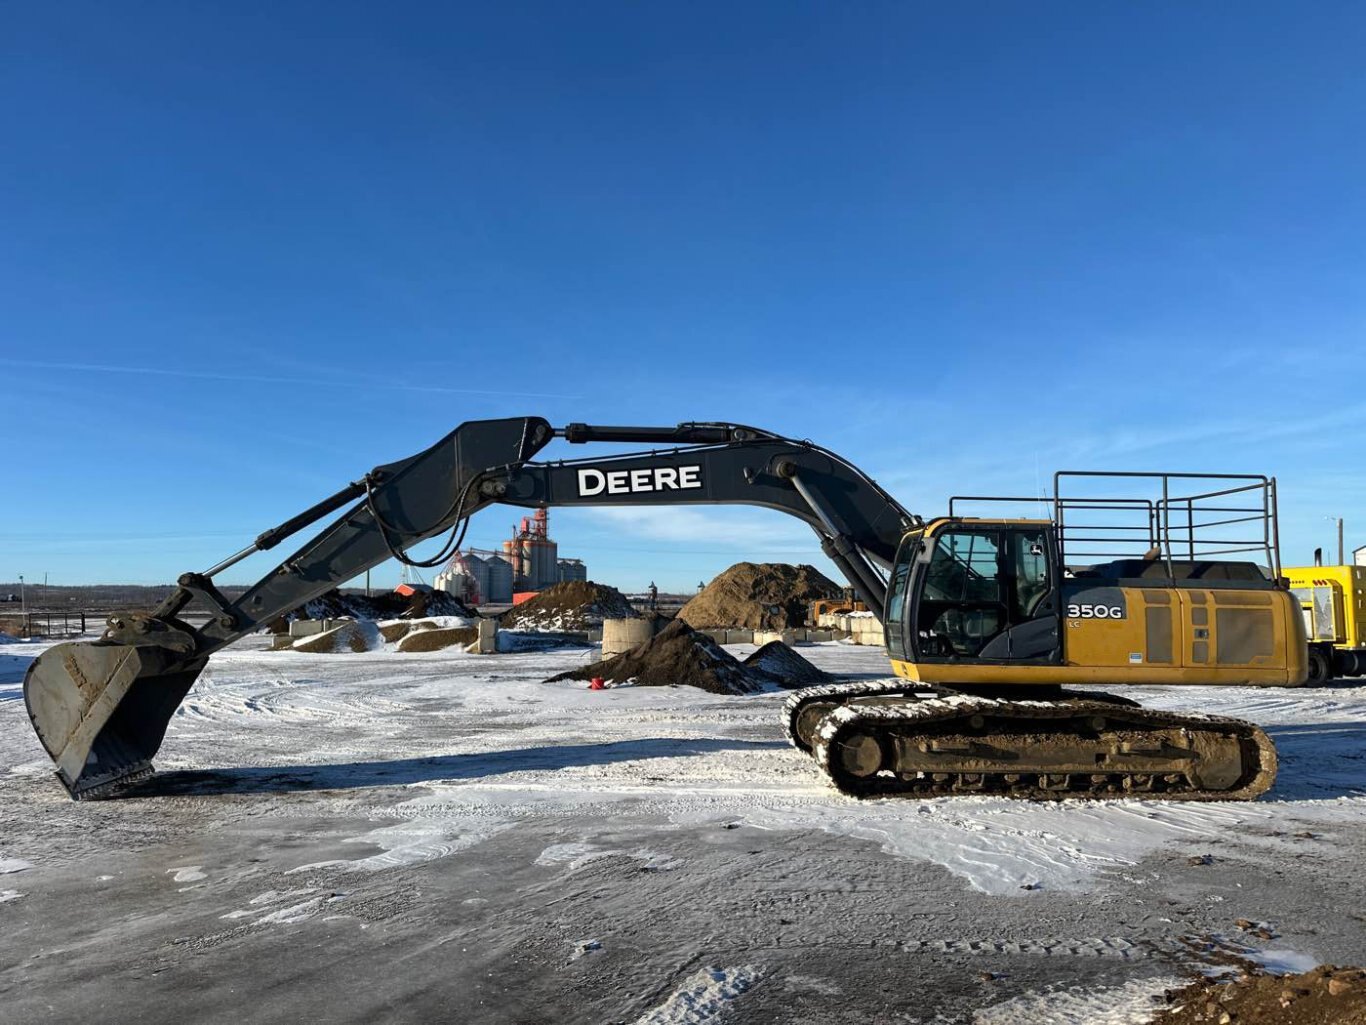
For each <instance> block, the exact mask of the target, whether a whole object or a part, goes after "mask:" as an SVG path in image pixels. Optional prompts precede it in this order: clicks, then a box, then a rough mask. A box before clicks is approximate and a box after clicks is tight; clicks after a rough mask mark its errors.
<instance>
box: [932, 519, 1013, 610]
mask: <svg viewBox="0 0 1366 1025" xmlns="http://www.w3.org/2000/svg"><path fill="white" fill-rule="evenodd" d="M1000 554H1001V538H1000V534H999V533H997V532H995V531H991V532H985V533H980V534H979V533H974V534H942V535H940V537H939V539H938V543H937V544H936V545H935V547H934V557H933V558H932V559H931V561H930V566H929V571H928V572H927V573H926V575H925V597H926V598H927V599H928V600H930V601H954V602H958V601H989V602H997V601H1000V600H1001V566H1000Z"/></svg>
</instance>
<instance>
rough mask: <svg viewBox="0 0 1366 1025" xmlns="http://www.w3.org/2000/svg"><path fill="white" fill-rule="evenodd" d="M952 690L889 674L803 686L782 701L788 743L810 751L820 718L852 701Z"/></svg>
mask: <svg viewBox="0 0 1366 1025" xmlns="http://www.w3.org/2000/svg"><path fill="white" fill-rule="evenodd" d="M950 693H952V692H951V691H948V690H945V689H943V688H941V687H935V686H932V685H930V684H924V683H910V682H907V681H906V680H899V679H897V678H896V677H890V678H888V679H885V680H860V681H859V682H857V683H829V684H825V685H824V686H821V687H805V688H803V689H802V690H799V691H795V692H794V693H792V694H791V695H789V696H788V699H787V700H786V701H785V702H784V703H783V724H784V726H785V727H786V729H787V742H788V743H789V744H791V745H792V746H793V747H795V748H796V749H797V750H798V751H801V752H803V753H805V754H811V753H812V744H813V741H814V739H815V735H816V729H817V727H818V726H819V725H820V723H821V720H822V719H824V718H825V717H826V716H827V715H829V714H830V713H831V712H833V711H834V710H835V709H836V708H841V707H843V706H844V705H846V704H848V703H849V702H851V701H862V700H868V699H877V698H889V697H902V698H906V699H907V700H915V699H916V698H932V697H944V696H947V695H948V694H950Z"/></svg>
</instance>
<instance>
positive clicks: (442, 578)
mask: <svg viewBox="0 0 1366 1025" xmlns="http://www.w3.org/2000/svg"><path fill="white" fill-rule="evenodd" d="M587 579H588V567H587V566H586V565H585V564H584V562H583V560H582V559H561V558H560V557H559V545H557V544H556V543H555V542H554V541H553V540H551V538H550V523H549V517H548V516H547V514H546V511H545V510H544V509H537V510H536V512H535V514H534V515H531V516H523V517H522V520H521V523H520V524H518V525H514V527H513V531H512V536H511V537H510V538H508V539H507V540H506V541H504V542H503V546H502V551H489V550H487V549H480V548H469V549H465V550H462V551H457V552H456V553H455V555H454V556H452V557H451V561H450V562H449V563H447V564H446V568H445V569H443V570H442V571H441V572H440V573H438V574H437V575H436V579H435V580H433V581H432V584H433V586H434V587H436V588H437V589H438V590H441V591H449V592H450V593H451V594H454V595H455V596H456V597H458V598H460V599H461V600H463V601H466V602H469V603H471V604H474V605H481V604H486V603H487V604H503V603H506V602H510V601H512V600H513V599H512V596H513V594H514V593H520V592H524V591H542V590H544V589H545V588H547V587H549V586H551V585H552V584H556V583H559V582H560V581H562V580H587Z"/></svg>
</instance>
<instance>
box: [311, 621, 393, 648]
mask: <svg viewBox="0 0 1366 1025" xmlns="http://www.w3.org/2000/svg"><path fill="white" fill-rule="evenodd" d="M383 646H384V638H383V636H382V635H381V634H380V632H379V627H377V626H375V624H374V623H372V622H370V621H369V620H350V621H348V622H345V623H341V624H339V625H337V626H334V627H333V628H332V629H331V630H327V631H325V632H323V633H320V634H314V635H313V636H311V637H301V638H299V639H298V640H297V641H295V642H294V643H293V644H291V645H290V647H291V648H293V649H294V650H295V651H308V652H313V653H314V654H319V655H339V654H341V653H342V652H346V651H354V652H357V653H359V652H362V651H378V650H379V649H380V648H382V647H383Z"/></svg>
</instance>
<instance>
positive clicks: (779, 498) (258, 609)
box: [24, 417, 1306, 800]
mask: <svg viewBox="0 0 1366 1025" xmlns="http://www.w3.org/2000/svg"><path fill="white" fill-rule="evenodd" d="M556 439H562V440H564V441H567V442H569V443H571V444H586V443H592V442H605V443H637V444H644V445H648V446H650V447H649V449H648V450H647V451H642V452H632V453H626V454H618V455H608V456H605V457H603V458H597V459H593V458H589V459H569V460H566V459H557V460H553V461H534V460H533V457H534V456H536V455H537V454H538V453H539V452H540V451H541V450H542V449H543V448H545V447H546V446H547V445H548V444H550V443H551V442H553V441H555V440H556ZM1102 482H1109V483H1119V484H1121V485H1123V490H1124V491H1125V493H1124V494H1123V495H1120V496H1119V497H1113V496H1111V497H1107V496H1106V495H1104V494H1100V495H1098V494H1096V490H1095V488H1096V485H1097V484H1098V483H1102ZM1139 485H1141V486H1142V487H1144V488H1147V489H1148V490H1149V492H1150V493H1149V494H1148V495H1147V497H1133V495H1132V494H1130V492H1131V491H1132V490H1133V488H1134V487H1135V486H1139ZM1053 492H1054V493H1053V495H1052V496H1051V497H1050V498H1048V499H1047V500H1041V499H1039V498H1037V497H1036V498H1029V499H1015V498H993V497H990V496H987V497H980V496H979V497H966V498H958V499H954V500H953V502H951V503H950V507H949V512H948V515H947V516H945V517H941V518H938V519H934V520H932V521H929V522H926V521H925V520H924V519H922V518H921V517H919V516H916V515H913V514H911V513H909V512H907V511H906V510H905V509H904V508H903V507H902V506H901V505H900V503H898V502H897V501H896V499H894V498H893V497H892V496H891V495H889V494H888V493H887V492H886V491H884V490H883V489H882V488H881V487H880V486H879V485H878V484H877V483H876V482H875V481H873V480H872V479H871V478H870V477H868V476H867V475H866V474H864V473H863V472H862V471H861V470H859V469H858V468H857V467H856V466H854V465H853V464H851V463H849V462H848V461H846V460H844V459H842V458H841V457H839V456H837V455H835V454H834V453H833V452H830V451H829V450H827V449H823V448H821V447H819V446H817V445H814V444H812V443H811V442H808V441H797V440H793V439H789V438H784V437H782V436H780V435H777V434H774V433H771V432H768V431H763V430H759V429H756V428H753V427H746V426H743V425H739V424H730V423H685V424H680V425H679V426H677V427H607V426H594V425H589V424H582V423H573V424H569V425H567V426H565V427H562V428H555V427H552V426H551V424H550V423H548V422H547V421H545V420H544V419H541V418H539V417H519V418H508V419H500V420H476V421H470V422H467V423H465V424H462V425H461V426H460V427H458V428H457V429H456V430H454V431H452V432H451V433H450V434H449V435H447V436H446V437H445V438H443V439H441V440H440V441H439V442H437V443H436V444H435V445H433V446H432V447H430V448H428V449H426V450H425V451H422V452H419V453H417V454H416V455H414V456H411V457H409V458H407V459H404V460H401V461H399V462H396V463H390V464H386V465H384V466H380V467H377V468H375V469H374V470H372V471H371V472H370V473H368V474H366V475H365V476H364V477H363V478H362V479H361V480H359V481H356V482H354V483H352V484H351V485H349V486H348V487H347V488H344V489H343V490H342V491H340V492H338V493H337V494H335V495H333V496H331V497H330V498H327V499H325V500H323V501H322V502H320V503H318V504H317V505H315V506H314V507H312V508H311V509H308V510H306V511H305V512H303V513H300V514H299V515H298V516H295V517H294V518H292V519H290V520H289V521H287V522H285V523H283V524H281V525H280V526H278V527H274V528H272V529H270V530H267V531H265V532H264V533H262V534H261V535H260V536H258V537H257V538H256V540H255V541H254V542H253V543H252V544H251V545H250V546H248V547H247V548H245V549H243V550H242V551H240V552H237V553H236V554H234V555H232V556H230V557H228V558H227V559H225V560H223V561H222V562H220V563H218V564H217V565H215V566H213V567H211V568H210V569H208V570H206V571H205V572H203V573H187V574H185V575H184V576H182V577H181V578H180V579H179V581H178V585H177V587H176V589H175V591H174V592H173V593H172V594H171V595H170V596H169V597H168V598H167V599H166V600H165V601H163V602H162V603H161V604H160V605H159V606H158V607H157V608H155V609H153V610H152V611H151V612H150V613H129V614H122V615H115V616H113V617H111V618H110V620H109V623H108V628H107V629H106V630H105V632H104V633H103V635H102V636H101V637H100V639H98V640H96V641H93V642H76V643H68V644H59V645H56V646H55V647H53V648H50V649H48V650H47V651H46V652H44V653H43V654H42V655H41V656H40V657H39V658H38V659H37V660H35V662H34V663H33V664H32V666H30V668H29V671H28V674H27V676H26V677H25V680H24V698H25V702H26V704H27V707H28V712H29V716H30V718H31V719H32V722H33V726H34V729H35V730H36V732H37V734H38V737H39V739H40V741H41V742H42V744H43V746H44V747H45V748H46V749H47V751H48V753H49V754H50V755H51V757H52V759H53V761H54V762H55V763H56V766H57V776H58V778H59V779H60V780H61V782H62V784H63V785H64V786H65V787H66V788H67V790H68V792H69V793H70V794H71V796H72V797H74V798H80V799H88V798H99V797H109V796H113V795H116V794H118V793H121V792H125V791H127V790H128V789H129V788H130V787H135V786H136V785H137V784H138V783H139V781H140V780H143V779H144V778H146V777H147V776H150V775H151V774H152V771H153V770H152V762H151V760H152V757H153V756H154V755H155V754H156V752H157V750H158V749H159V748H160V746H161V743H162V741H163V739H164V737H165V733H166V729H167V727H168V725H169V723H170V720H171V717H172V716H173V715H174V714H175V711H176V708H177V707H178V706H179V705H180V703H181V701H182V700H183V699H184V697H185V695H186V694H187V693H188V692H189V690H190V688H191V687H192V686H193V685H194V681H195V679H196V678H197V677H198V675H199V673H200V671H201V670H202V669H203V668H204V665H205V663H206V662H207V660H208V658H209V656H210V655H211V654H212V653H213V652H215V651H217V650H218V649H220V648H222V647H224V646H226V645H228V644H231V643H232V642H233V641H235V640H237V639H238V638H240V637H242V636H244V635H246V634H248V633H251V632H253V631H256V630H259V629H261V628H262V627H263V626H264V625H265V624H266V623H268V622H270V621H271V620H272V619H274V618H276V617H277V616H279V615H281V614H283V613H285V612H288V611H289V610H291V609H294V608H297V607H299V606H300V605H302V604H303V603H305V602H307V601H309V600H311V599H312V598H315V597H317V596H318V595H320V594H322V593H323V592H325V591H327V590H328V589H330V588H332V587H334V586H336V585H337V584H338V583H341V582H343V581H346V580H349V579H352V578H354V577H355V576H357V575H358V574H360V573H363V572H364V571H365V570H366V569H369V568H370V567H372V566H375V565H378V564H379V563H381V562H383V561H385V560H386V559H389V558H397V559H399V560H400V561H402V562H404V563H405V564H408V565H417V566H422V565H426V566H433V565H439V564H440V563H442V562H444V561H446V559H448V558H449V556H450V554H451V552H452V551H454V550H455V549H456V548H457V547H459V545H460V544H461V542H462V540H463V537H464V533H465V530H466V528H467V526H468V523H469V518H470V517H471V516H472V515H473V514H474V513H476V512H477V511H479V510H480V509H482V508H484V507H486V506H488V505H490V504H494V503H501V504H505V505H513V506H521V507H526V508H545V507H549V506H562V505H571V506H621V505H668V504H679V503H688V504H698V503H711V504H747V505H754V506H760V507H764V508H769V509H774V510H777V511H779V512H783V513H786V514H788V515H791V516H794V517H796V518H798V519H800V520H802V521H804V522H805V523H807V524H808V525H809V526H810V527H811V528H812V530H813V531H814V532H815V534H816V536H817V538H818V540H819V542H820V545H821V548H822V550H823V551H824V552H825V554H826V555H827V556H828V557H829V558H830V559H831V561H832V562H834V564H835V565H836V566H837V567H838V568H839V570H840V571H841V572H842V573H843V574H844V575H845V577H846V578H847V579H848V581H849V583H850V585H851V586H852V588H853V589H854V592H855V593H856V594H857V595H858V598H859V600H861V601H862V602H864V604H865V605H866V606H867V608H869V609H870V610H874V611H875V612H876V613H877V614H878V615H879V616H880V618H881V620H882V623H883V627H884V631H885V635H886V643H887V653H888V655H889V657H890V659H891V662H892V668H893V671H894V673H895V676H894V677H893V678H890V679H888V680H884V681H876V682H872V683H869V682H858V683H852V684H835V685H832V686H827V687H816V688H810V689H807V690H804V691H798V692H796V693H794V694H793V695H792V697H791V698H790V699H789V701H788V702H787V705H786V709H785V717H786V718H785V722H786V726H787V730H788V735H789V737H790V739H791V740H792V743H793V744H794V746H796V747H797V748H798V749H800V750H803V751H806V752H808V753H810V754H811V755H812V756H813V757H814V758H815V759H816V761H817V763H818V764H819V765H820V766H821V767H822V769H823V770H824V771H825V772H826V773H827V774H828V776H829V778H830V779H831V781H832V782H833V783H834V784H835V785H836V786H837V787H838V788H839V789H840V790H842V791H843V792H845V793H847V794H849V795H851V796H854V797H888V796H901V797H928V796H937V795H941V794H961V793H975V794H1001V795H1005V796H1012V797H1027V798H1045V799H1056V798H1065V797H1093V796H1102V797H1104V796H1129V797H1149V798H1164V799H1180V800H1240V799H1249V798H1253V797H1255V796H1257V795H1258V794H1260V793H1262V792H1264V791H1265V790H1266V789H1267V788H1268V787H1269V786H1270V785H1271V783H1272V781H1273V779H1274V778H1275V771H1276V755H1275V750H1274V748H1273V746H1272V744H1271V742H1270V740H1269V739H1268V738H1267V736H1266V734H1265V733H1264V732H1263V731H1262V730H1260V729H1259V728H1257V727H1256V726H1255V725H1253V724H1251V723H1248V722H1243V721H1241V720H1237V719H1229V718H1220V717H1215V716H1207V715H1200V714H1177V713H1170V712H1160V711H1155V710H1151V709H1144V708H1141V707H1139V706H1138V705H1137V704H1136V703H1135V702H1133V701H1130V700H1127V699H1125V698H1122V697H1117V696H1114V695H1111V694H1109V693H1106V692H1104V691H1096V690H1094V689H1093V688H1095V687H1102V686H1103V687H1107V688H1108V687H1112V686H1116V685H1120V686H1122V685H1130V684H1142V685H1153V684H1200V685H1216V686H1217V685H1237V686H1298V685H1300V684H1302V683H1304V681H1305V678H1306V643H1305V635H1304V626H1303V620H1302V617H1301V613H1300V607H1299V602H1298V601H1297V600H1296V599H1295V598H1294V596H1292V595H1291V593H1290V592H1289V590H1288V589H1287V586H1286V583H1285V581H1283V580H1282V579H1281V578H1280V567H1279V557H1278V545H1277V540H1276V495H1275V481H1274V479H1269V478H1266V477H1259V476H1243V475H1191V474H1170V473H1157V474H1109V475H1099V474H1088V473H1059V474H1057V475H1055V477H1054V488H1053ZM1022 502H1023V503H1025V504H1026V505H1025V511H1027V512H1031V513H1034V512H1035V511H1036V510H1037V509H1039V507H1041V506H1042V507H1043V508H1044V509H1045V510H1046V513H1045V515H1042V516H1040V515H1037V514H1036V515H1032V516H1008V515H998V516H968V515H965V514H964V509H963V507H964V506H965V505H972V504H980V503H989V504H993V505H995V506H1003V505H1007V504H1009V503H1022ZM338 511H340V515H339V516H337V517H336V518H335V519H334V520H333V521H332V522H331V523H330V524H328V525H327V526H326V527H324V528H323V529H321V530H320V531H319V532H318V533H317V534H316V535H315V536H314V537H313V538H312V539H311V540H309V541H308V542H307V543H305V544H304V545H303V546H302V547H300V548H299V549H298V550H297V551H296V552H294V553H293V554H292V555H290V556H289V557H288V558H286V559H284V560H283V561H282V562H281V563H280V564H279V565H278V566H277V567H276V568H275V569H274V570H272V571H271V572H270V573H268V574H267V575H266V576H265V577H264V578H262V579H261V580H260V581H258V582H257V583H256V584H254V585H252V586H251V587H250V588H248V589H247V591H246V592H245V593H244V594H242V595H241V596H239V597H237V598H236V599H233V600H229V599H228V598H227V597H226V596H225V595H224V594H223V593H222V592H221V591H220V590H219V589H218V587H217V586H216V585H215V583H214V577H215V576H216V575H218V574H221V573H223V572H225V571H226V570H228V569H229V568H230V567H232V566H234V565H236V564H237V563H238V562H240V561H241V560H242V559H245V558H246V557H247V556H249V555H251V554H252V553H254V552H258V551H264V550H268V549H271V548H273V547H275V546H276V545H277V544H279V543H280V542H281V541H282V540H284V539H285V538H287V537H290V536H292V535H294V534H297V533H298V532H300V531H302V530H304V529H305V528H306V527H309V526H310V525H312V524H314V523H316V522H317V521H319V520H321V519H322V518H324V517H326V516H328V515H330V514H333V513H337V512H338ZM447 530H449V531H450V537H449V539H448V540H447V542H446V544H445V545H443V548H442V551H440V552H438V553H437V554H436V555H435V556H433V557H432V558H430V559H427V560H424V561H421V562H419V561H416V560H413V559H411V558H409V556H408V555H407V550H408V549H409V548H411V547H412V546H413V545H415V544H417V543H418V542H420V541H422V540H424V539H427V538H431V537H435V536H437V535H438V534H441V533H443V532H445V531H447ZM1230 556H1233V557H1235V558H1230ZM191 610H194V611H197V612H198V613H199V614H200V617H197V618H202V616H203V614H205V613H207V615H208V619H207V622H204V623H203V624H202V625H199V626H194V625H192V624H191V623H190V622H188V621H187V618H186V617H185V614H186V613H187V612H188V611H191ZM1076 687H1080V688H1083V689H1081V690H1077V689H1071V688H1076Z"/></svg>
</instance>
